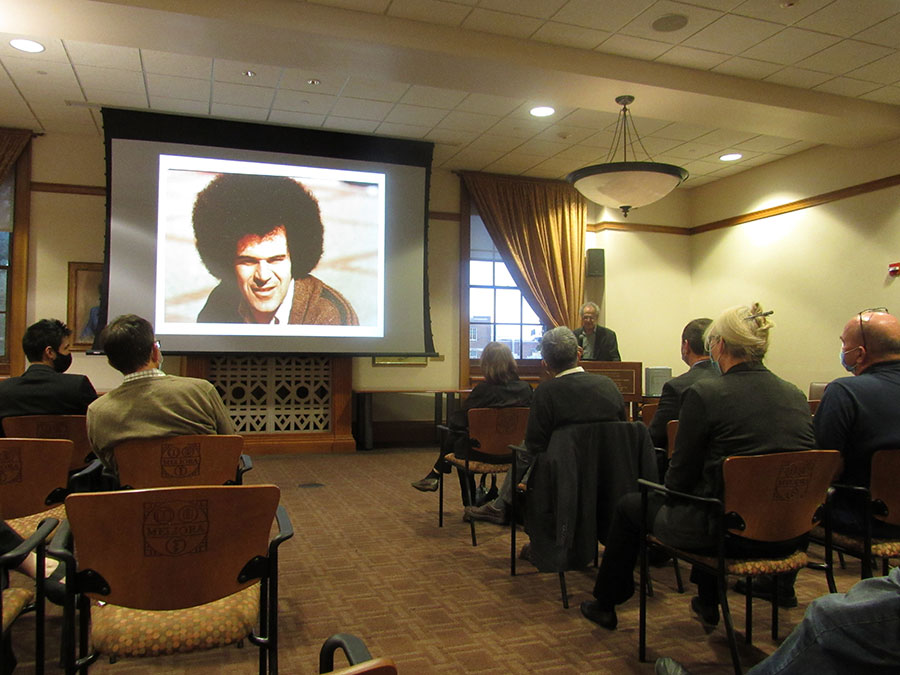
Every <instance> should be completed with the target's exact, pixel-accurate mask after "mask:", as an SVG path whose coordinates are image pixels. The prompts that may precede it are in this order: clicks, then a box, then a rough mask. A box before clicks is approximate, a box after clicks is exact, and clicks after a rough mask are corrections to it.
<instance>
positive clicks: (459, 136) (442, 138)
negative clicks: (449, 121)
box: [425, 128, 475, 147]
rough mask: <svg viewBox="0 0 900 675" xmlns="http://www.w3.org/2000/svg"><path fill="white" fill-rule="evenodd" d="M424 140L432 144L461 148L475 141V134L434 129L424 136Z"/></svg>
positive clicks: (456, 130) (457, 130)
mask: <svg viewBox="0 0 900 675" xmlns="http://www.w3.org/2000/svg"><path fill="white" fill-rule="evenodd" d="M425 138H426V139H427V140H429V141H432V142H433V143H442V144H444V145H452V146H454V147H462V146H464V145H468V144H469V143H471V142H472V141H473V140H474V139H475V134H474V132H471V131H463V130H461V129H441V128H436V129H432V130H431V131H430V132H428V135H427V136H425Z"/></svg>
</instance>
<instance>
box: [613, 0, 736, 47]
mask: <svg viewBox="0 0 900 675" xmlns="http://www.w3.org/2000/svg"><path fill="white" fill-rule="evenodd" d="M669 14H681V15H683V16H686V17H687V18H688V22H687V25H686V26H685V27H684V28H681V29H679V30H676V31H669V32H661V31H658V30H655V29H654V28H653V22H655V21H656V20H657V19H660V18H661V17H664V16H666V15H669ZM720 16H722V13H721V12H717V11H715V10H711V9H704V8H702V7H696V6H694V5H686V4H684V3H680V2H670V1H669V0H659V2H656V3H655V4H654V5H653V6H652V7H650V8H649V9H647V10H645V11H644V12H642V13H641V15H640V16H638V17H636V18H635V19H633V20H631V21H630V22H629V23H628V24H627V25H625V26H624V27H623V28H622V30H621V32H622V33H624V34H625V35H633V36H635V37H642V38H647V39H648V40H657V41H659V42H668V43H670V44H678V43H679V42H681V41H682V40H685V39H686V38H688V37H690V36H691V35H693V34H694V33H696V32H698V31H699V30H701V29H702V28H704V27H705V26H708V25H709V24H711V23H712V22H713V21H715V20H716V19H718V18H719V17H720Z"/></svg>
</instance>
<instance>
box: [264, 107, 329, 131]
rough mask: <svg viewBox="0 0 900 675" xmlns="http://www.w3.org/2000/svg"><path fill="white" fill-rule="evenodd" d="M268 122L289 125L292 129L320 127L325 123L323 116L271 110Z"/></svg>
mask: <svg viewBox="0 0 900 675" xmlns="http://www.w3.org/2000/svg"><path fill="white" fill-rule="evenodd" d="M269 121H270V122H274V123H275V124H290V125H291V126H294V127H310V128H317V127H321V126H322V123H323V122H324V121H325V115H315V114H312V113H304V112H294V111H292V110H273V111H272V112H270V113H269Z"/></svg>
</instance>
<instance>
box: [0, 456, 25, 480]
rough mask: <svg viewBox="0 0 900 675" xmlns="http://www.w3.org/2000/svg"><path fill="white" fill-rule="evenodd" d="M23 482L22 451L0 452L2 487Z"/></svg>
mask: <svg viewBox="0 0 900 675" xmlns="http://www.w3.org/2000/svg"><path fill="white" fill-rule="evenodd" d="M21 482H22V449H21V448H6V449H5V450H0V485H7V484H9V483H21Z"/></svg>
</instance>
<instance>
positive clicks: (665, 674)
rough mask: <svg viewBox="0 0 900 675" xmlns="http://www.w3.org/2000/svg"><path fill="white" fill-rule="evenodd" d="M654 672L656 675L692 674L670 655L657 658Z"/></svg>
mask: <svg viewBox="0 0 900 675" xmlns="http://www.w3.org/2000/svg"><path fill="white" fill-rule="evenodd" d="M653 672H654V673H655V675H690V673H688V671H687V670H686V669H685V667H684V666H682V665H681V664H680V663H678V661H676V660H675V659H673V658H669V657H668V656H664V657H663V658H661V659H656V665H655V666H654V667H653Z"/></svg>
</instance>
